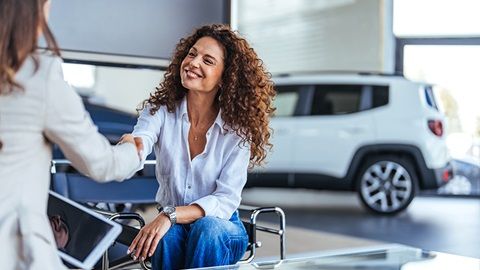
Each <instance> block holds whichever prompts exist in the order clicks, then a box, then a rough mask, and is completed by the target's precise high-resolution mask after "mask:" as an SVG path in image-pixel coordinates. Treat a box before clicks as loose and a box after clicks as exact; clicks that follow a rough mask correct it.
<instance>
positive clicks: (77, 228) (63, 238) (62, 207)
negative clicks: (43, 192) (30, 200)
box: [47, 191, 122, 269]
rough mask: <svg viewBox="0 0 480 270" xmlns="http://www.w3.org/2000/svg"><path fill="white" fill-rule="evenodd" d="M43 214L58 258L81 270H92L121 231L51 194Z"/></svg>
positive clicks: (89, 212) (119, 227)
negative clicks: (46, 217) (48, 222)
mask: <svg viewBox="0 0 480 270" xmlns="http://www.w3.org/2000/svg"><path fill="white" fill-rule="evenodd" d="M47 214H48V218H49V220H50V225H51V226H52V231H53V235H54V237H55V242H56V244H57V248H58V252H59V254H60V257H61V258H62V259H63V260H64V262H67V263H68V264H71V265H72V266H75V267H78V268H82V269H92V268H93V266H94V265H95V263H96V262H97V261H98V260H99V259H100V257H101V256H102V254H103V253H104V252H105V251H106V250H107V249H108V248H109V247H110V245H111V244H112V243H113V241H115V239H116V238H117V236H118V235H119V234H120V232H121V231H122V228H121V226H120V224H117V223H115V222H113V221H111V220H109V219H107V218H105V217H104V216H102V215H100V214H98V213H96V212H95V211H93V210H91V209H88V208H87V207H85V206H82V205H80V204H78V203H76V202H74V201H72V200H69V199H67V198H65V197H63V196H61V195H59V194H57V193H55V192H53V191H50V193H49V198H48V208H47Z"/></svg>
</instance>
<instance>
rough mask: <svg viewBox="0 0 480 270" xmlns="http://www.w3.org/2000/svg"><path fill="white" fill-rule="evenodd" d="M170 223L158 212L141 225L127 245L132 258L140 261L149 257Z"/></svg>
mask: <svg viewBox="0 0 480 270" xmlns="http://www.w3.org/2000/svg"><path fill="white" fill-rule="evenodd" d="M170 226H171V223H170V220H169V219H168V217H167V216H165V215H163V214H160V215H158V216H157V217H156V218H155V219H154V220H153V221H152V222H151V223H149V224H147V225H146V226H145V227H143V228H142V229H141V230H140V232H138V234H137V236H136V237H135V239H134V240H133V242H132V244H131V245H130V247H128V254H130V253H132V252H133V254H132V257H133V259H134V260H136V259H137V258H140V260H141V261H143V260H145V259H146V258H147V256H148V257H151V256H152V255H153V253H154V252H155V249H156V248H157V245H158V242H159V241H160V239H162V237H163V236H164V235H165V234H166V233H167V231H168V229H170Z"/></svg>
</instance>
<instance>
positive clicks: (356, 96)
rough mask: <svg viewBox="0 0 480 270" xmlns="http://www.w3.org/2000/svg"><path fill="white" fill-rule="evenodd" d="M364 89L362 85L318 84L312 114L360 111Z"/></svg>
mask: <svg viewBox="0 0 480 270" xmlns="http://www.w3.org/2000/svg"><path fill="white" fill-rule="evenodd" d="M362 89H363V86H361V85H317V86H316V87H315V93H314V95H313V103H312V111H311V114H312V115H338V114H348V113H354V112H358V111H359V110H360V98H361V95H362Z"/></svg>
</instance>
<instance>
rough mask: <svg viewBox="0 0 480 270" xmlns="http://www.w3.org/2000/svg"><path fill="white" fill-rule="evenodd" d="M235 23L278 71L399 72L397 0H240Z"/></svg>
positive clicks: (235, 2)
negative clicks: (395, 62)
mask: <svg viewBox="0 0 480 270" xmlns="http://www.w3.org/2000/svg"><path fill="white" fill-rule="evenodd" d="M234 5H235V7H234V8H233V10H234V12H235V13H236V14H234V16H232V18H236V19H237V20H238V21H237V22H235V23H234V24H235V25H236V26H237V27H238V30H239V31H240V33H241V34H243V35H244V36H246V37H247V39H248V40H249V42H250V43H251V44H252V46H253V47H254V48H255V50H256V51H257V53H258V54H259V55H260V57H261V58H262V59H263V60H264V62H265V63H266V65H267V67H268V69H269V70H270V71H271V72H272V73H290V72H298V71H322V70H323V71H325V70H348V71H377V72H393V70H394V65H393V59H394V38H393V30H392V6H393V4H392V1H391V0H335V1H332V0H294V1H292V0H263V1H257V0H238V1H234Z"/></svg>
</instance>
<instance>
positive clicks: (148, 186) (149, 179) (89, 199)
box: [51, 165, 158, 203]
mask: <svg viewBox="0 0 480 270" xmlns="http://www.w3.org/2000/svg"><path fill="white" fill-rule="evenodd" d="M54 166H55V165H54ZM51 189H52V190H53V191H55V192H57V193H59V194H60V195H63V196H65V197H67V198H69V199H71V200H74V201H76V202H80V203H155V195H156V192H157V190H158V182H157V180H156V178H155V176H153V175H152V176H134V177H132V178H131V179H129V180H125V181H123V182H115V181H113V182H108V183H99V182H95V181H93V180H92V179H90V178H88V177H87V176H84V175H82V174H79V173H75V172H68V171H67V172H58V171H56V170H54V173H52V183H51Z"/></svg>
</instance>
